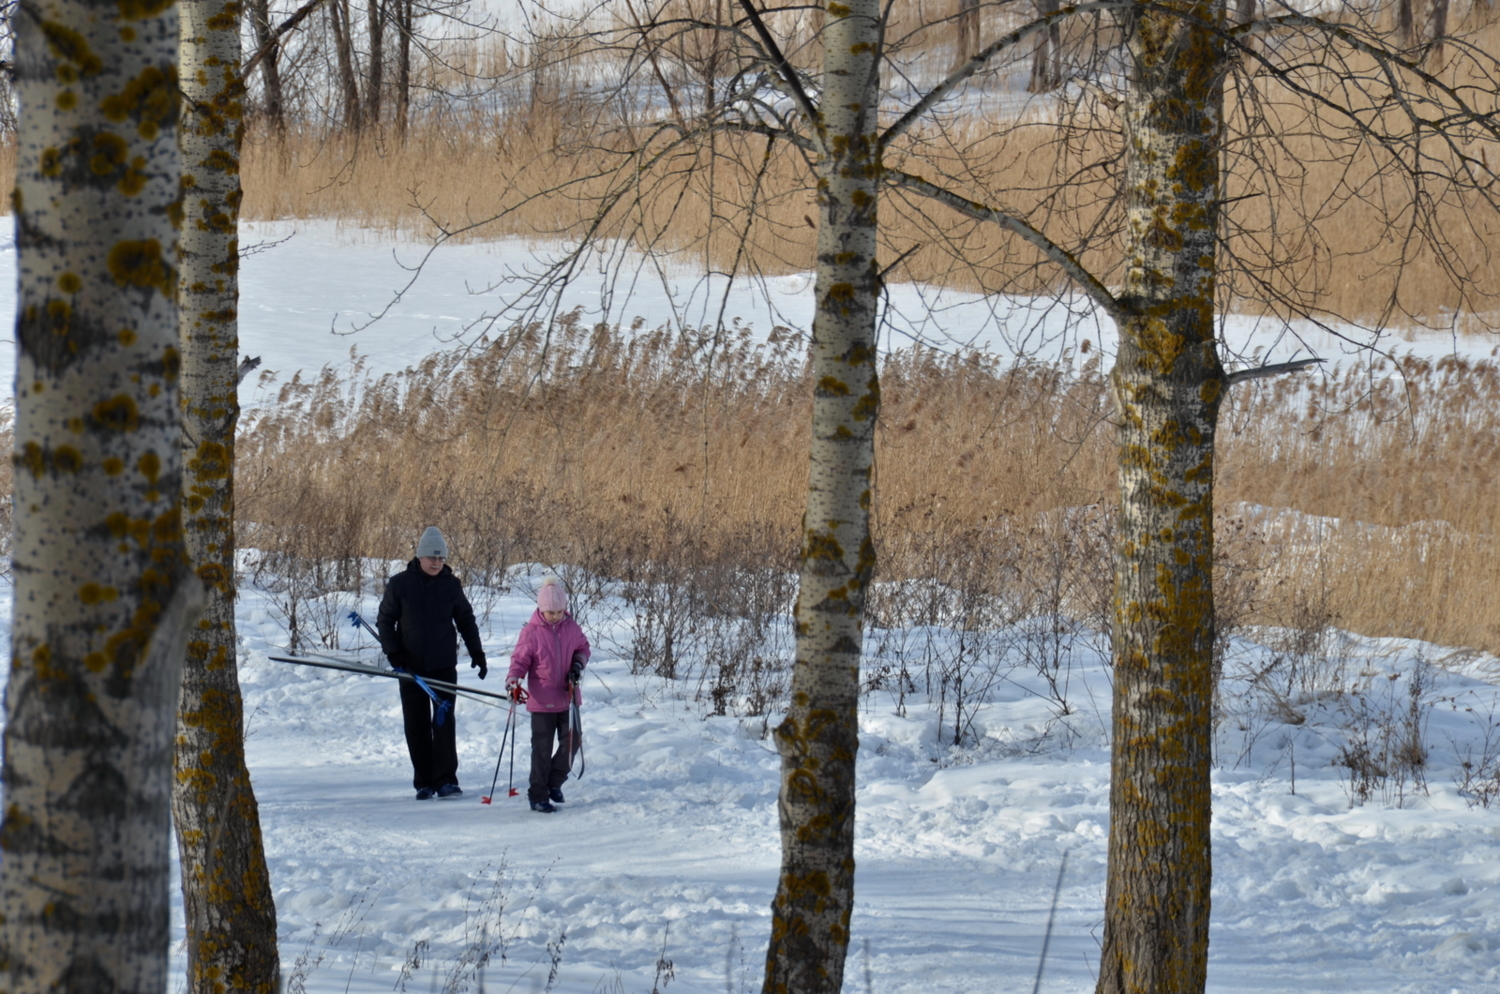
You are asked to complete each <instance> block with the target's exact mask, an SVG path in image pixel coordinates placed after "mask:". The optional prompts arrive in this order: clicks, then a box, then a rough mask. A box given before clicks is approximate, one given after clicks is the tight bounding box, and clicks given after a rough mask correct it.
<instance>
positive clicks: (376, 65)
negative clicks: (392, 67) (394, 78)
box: [365, 0, 386, 128]
mask: <svg viewBox="0 0 1500 994" xmlns="http://www.w3.org/2000/svg"><path fill="white" fill-rule="evenodd" d="M368 3H369V6H368V7H367V8H366V20H365V23H366V30H367V31H368V32H369V36H370V38H369V40H370V62H369V69H370V71H369V72H368V73H366V74H365V120H366V121H367V122H369V125H370V127H372V128H377V127H379V126H380V114H381V110H382V107H381V104H382V102H383V98H384V95H385V20H386V3H385V2H384V0H368Z"/></svg>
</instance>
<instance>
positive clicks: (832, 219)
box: [764, 0, 882, 994]
mask: <svg viewBox="0 0 1500 994" xmlns="http://www.w3.org/2000/svg"><path fill="white" fill-rule="evenodd" d="M826 10H827V15H826V22H825V26H824V45H823V51H824V53H825V54H824V91H823V94H822V113H821V115H820V118H819V120H817V121H815V122H812V124H813V126H814V127H815V128H816V130H817V132H818V138H819V146H820V155H819V159H818V164H817V171H818V172H817V181H818V218H819V224H818V243H817V248H818V271H817V282H816V288H815V293H816V295H817V297H816V309H815V312H814V316H813V331H812V363H813V380H814V384H815V386H814V394H813V423H812V443H811V452H810V463H811V468H810V473H809V477H808V488H807V512H806V515H805V517H804V518H803V537H802V567H801V578H800V587H799V592H798V597H797V605H796V609H795V614H796V625H797V660H796V667H795V669H794V671H793V675H792V687H791V704H790V707H789V709H788V711H787V716H786V720H785V721H783V722H782V724H781V725H780V726H778V727H777V729H776V746H777V750H778V751H779V752H780V753H781V790H780V795H779V798H778V805H777V807H778V813H779V816H780V823H781V851H782V857H781V876H780V879H779V880H778V882H777V887H776V898H775V901H774V903H773V904H772V923H771V942H770V947H769V949H768V950H767V953H766V976H765V986H764V989H765V991H766V994H835V992H837V991H838V990H839V989H840V987H841V986H842V984H843V976H844V955H845V951H846V949H847V948H848V944H849V915H850V912H851V910H852V908H853V904H854V787H855V784H854V759H855V752H856V750H857V749H858V747H859V723H858V712H857V704H858V695H859V660H860V652H861V649H862V643H863V637H864V606H865V590H866V587H867V586H868V584H869V582H870V577H871V575H872V574H873V572H874V567H875V553H874V547H873V545H872V544H871V541H870V521H869V515H870V499H871V483H872V481H871V470H872V467H873V464H874V429H875V416H876V414H877V412H878V409H879V406H880V384H879V380H878V378H877V375H876V370H877V366H876V359H877V357H876V351H875V346H876V338H875V332H876V324H875V318H876V304H877V301H878V299H879V293H880V287H879V283H880V279H879V269H878V265H877V260H876V238H875V236H876V216H875V205H876V189H877V184H878V183H879V182H880V180H881V177H880V162H879V158H878V145H877V140H878V134H877V131H876V128H877V126H878V120H877V110H878V100H879V81H880V59H881V40H882V30H881V29H882V25H881V7H880V3H879V0H850V2H848V3H836V2H830V3H829V4H828V5H827V8H826Z"/></svg>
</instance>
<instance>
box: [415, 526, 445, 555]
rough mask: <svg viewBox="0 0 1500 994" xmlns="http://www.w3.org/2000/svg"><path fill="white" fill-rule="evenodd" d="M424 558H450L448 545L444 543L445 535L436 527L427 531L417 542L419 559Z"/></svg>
mask: <svg viewBox="0 0 1500 994" xmlns="http://www.w3.org/2000/svg"><path fill="white" fill-rule="evenodd" d="M423 556H441V557H442V558H444V559H447V558H448V543H447V542H445V541H443V533H442V532H440V531H438V530H437V528H436V527H433V528H429V529H427V530H426V531H425V532H423V533H422V537H421V538H420V539H419V540H418V541H417V558H419V559H420V558H421V557H423Z"/></svg>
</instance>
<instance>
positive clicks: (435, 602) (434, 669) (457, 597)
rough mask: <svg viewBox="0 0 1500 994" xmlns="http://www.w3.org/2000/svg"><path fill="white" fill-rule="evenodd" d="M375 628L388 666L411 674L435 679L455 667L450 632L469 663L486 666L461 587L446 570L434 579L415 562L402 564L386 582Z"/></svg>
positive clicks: (454, 645) (454, 651)
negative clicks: (401, 569) (402, 568)
mask: <svg viewBox="0 0 1500 994" xmlns="http://www.w3.org/2000/svg"><path fill="white" fill-rule="evenodd" d="M375 627H376V630H377V631H379V632H380V648H381V650H382V651H384V652H385V654H386V658H388V659H389V660H390V661H391V665H392V666H398V667H400V668H401V669H403V670H407V671H409V672H412V673H433V674H435V673H439V672H442V671H443V670H451V669H454V668H455V667H457V666H458V639H457V638H456V637H455V636H454V634H453V629H454V628H455V627H457V629H458V634H459V635H462V636H463V639H464V645H465V647H467V648H468V650H469V658H470V659H471V660H473V661H474V662H476V663H480V664H483V663H484V662H485V659H484V647H483V646H481V645H480V644H479V626H478V625H477V624H475V622H474V608H473V607H472V606H470V604H469V599H468V598H467V597H465V596H464V588H463V584H461V583H459V581H458V577H456V576H454V575H453V570H452V569H450V568H449V567H448V566H446V565H445V566H444V567H443V571H442V572H441V573H439V574H438V575H437V576H428V575H427V574H426V573H424V572H422V564H421V562H420V561H418V560H416V559H413V560H412V561H411V562H409V563H407V564H406V570H405V572H402V573H397V574H396V575H395V576H393V577H391V578H390V581H389V582H387V583H386V585H385V596H384V597H382V598H381V599H380V613H379V614H378V615H377V616H376V619H375Z"/></svg>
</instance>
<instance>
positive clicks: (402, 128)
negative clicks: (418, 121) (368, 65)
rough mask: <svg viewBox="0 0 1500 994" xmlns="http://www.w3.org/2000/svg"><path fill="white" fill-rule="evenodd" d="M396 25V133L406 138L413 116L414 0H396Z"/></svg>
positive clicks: (402, 138)
mask: <svg viewBox="0 0 1500 994" xmlns="http://www.w3.org/2000/svg"><path fill="white" fill-rule="evenodd" d="M395 3H396V27H397V30H398V31H399V32H400V36H399V38H398V41H397V52H396V134H397V135H399V136H400V138H401V140H402V141H405V140H406V129H407V126H408V123H409V120H410V117H411V33H412V27H413V24H412V21H413V16H412V7H413V3H414V0H395Z"/></svg>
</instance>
